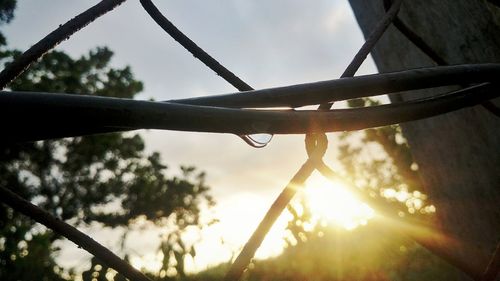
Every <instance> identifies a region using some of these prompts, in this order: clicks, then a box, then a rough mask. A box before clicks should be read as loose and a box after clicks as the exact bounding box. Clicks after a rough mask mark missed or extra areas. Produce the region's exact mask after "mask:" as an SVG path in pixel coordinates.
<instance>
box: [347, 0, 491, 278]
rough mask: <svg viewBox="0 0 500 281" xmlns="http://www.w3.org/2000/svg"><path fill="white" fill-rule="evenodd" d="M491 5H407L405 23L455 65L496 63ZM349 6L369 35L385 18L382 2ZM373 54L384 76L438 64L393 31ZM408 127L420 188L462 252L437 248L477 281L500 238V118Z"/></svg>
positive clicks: (479, 113) (478, 111)
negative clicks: (464, 267) (457, 262)
mask: <svg viewBox="0 0 500 281" xmlns="http://www.w3.org/2000/svg"><path fill="white" fill-rule="evenodd" d="M493 2H494V1H491V2H487V1H484V0H423V1H405V2H404V3H403V6H402V8H401V12H400V14H399V18H400V19H401V20H402V21H403V22H404V23H406V25H408V26H409V27H410V28H411V29H412V30H413V31H414V32H416V33H417V34H418V35H420V37H422V38H423V39H424V41H425V42H427V44H428V45H430V46H431V47H432V48H433V49H434V50H435V51H436V52H437V53H438V54H439V55H440V56H441V57H443V58H444V59H445V60H446V61H447V62H448V63H450V64H461V63H486V62H496V63H498V62H500V7H499V6H495V5H493V4H491V3H493ZM497 2H498V1H497ZM350 3H351V6H352V8H353V10H354V14H355V16H356V18H357V21H358V23H359V25H360V27H361V29H362V31H363V33H364V34H365V36H367V35H368V34H369V33H370V31H371V30H372V29H373V27H374V26H375V24H376V22H377V21H378V20H379V19H380V18H382V16H383V14H384V8H383V1H382V0H350ZM372 55H373V59H374V60H375V63H376V65H377V67H378V69H379V71H380V72H388V71H396V70H402V69H408V68H418V67H422V66H430V65H435V63H434V62H433V61H432V60H430V59H429V58H428V57H427V56H426V55H425V54H423V53H422V52H421V51H420V50H419V49H417V48H416V47H415V46H414V45H413V44H412V43H411V42H410V41H409V40H407V39H406V38H405V37H404V36H403V35H402V34H401V33H400V32H399V31H398V30H397V29H396V28H394V26H391V27H390V28H389V30H388V31H387V32H386V34H384V36H383V37H382V38H381V40H380V41H379V43H378V44H377V46H376V47H375V49H374V51H373V53H372ZM499 78H500V77H499ZM446 90H449V89H444V88H442V89H436V90H432V91H413V92H411V93H410V94H409V95H405V96H404V97H403V96H400V95H393V96H391V99H392V100H393V101H401V100H410V99H414V98H417V97H423V96H428V95H433V94H437V93H442V92H443V91H446ZM495 103H496V105H497V106H498V105H499V104H500V103H499V102H498V100H497V101H495ZM402 127H403V131H404V133H405V136H406V137H407V139H408V141H409V144H410V147H411V151H412V154H413V157H414V159H415V161H416V162H417V164H418V165H419V172H420V176H421V178H422V182H423V184H424V186H423V187H422V189H423V190H424V191H425V192H427V194H428V195H429V198H430V200H431V201H432V202H433V203H434V204H435V205H436V207H437V214H436V216H437V219H438V223H437V224H438V225H436V227H437V228H439V229H442V230H443V231H444V232H445V233H449V234H451V235H452V236H453V237H454V238H456V239H457V242H458V243H459V246H458V247H452V246H451V244H449V243H443V242H440V241H434V242H433V243H435V244H436V245H438V247H440V248H441V249H442V250H444V251H445V252H446V253H447V254H448V255H451V256H453V258H456V259H458V260H461V261H462V262H464V263H467V264H468V266H469V267H470V269H469V271H470V272H468V275H469V276H474V278H477V277H478V275H481V273H482V272H484V270H485V269H486V266H487V262H488V259H489V258H490V255H491V254H492V252H493V250H494V249H495V247H496V244H497V242H498V239H499V238H500V235H499V234H500V118H499V117H496V116H495V115H493V114H492V113H490V112H488V111H487V110H486V109H485V108H483V107H482V106H475V107H473V108H468V109H462V110H459V111H457V112H453V113H449V114H445V115H442V116H439V117H434V118H429V119H426V120H421V121H417V122H411V123H406V124H402ZM454 246H456V245H454ZM474 248H476V249H477V250H479V253H477V252H474V251H473V250H472V249H474ZM460 278H461V279H462V280H468V278H467V277H464V276H462V277H460Z"/></svg>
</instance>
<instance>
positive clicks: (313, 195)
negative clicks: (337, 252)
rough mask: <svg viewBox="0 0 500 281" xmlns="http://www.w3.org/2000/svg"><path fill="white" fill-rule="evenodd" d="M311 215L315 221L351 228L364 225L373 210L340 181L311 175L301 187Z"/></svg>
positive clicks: (371, 215) (373, 213) (372, 213)
mask: <svg viewBox="0 0 500 281" xmlns="http://www.w3.org/2000/svg"><path fill="white" fill-rule="evenodd" d="M303 191H304V196H305V198H306V200H307V203H308V205H309V208H310V210H311V213H312V215H313V216H314V217H315V218H316V220H317V221H320V222H322V223H327V224H334V225H337V226H341V227H343V228H345V229H347V230H352V229H354V228H356V227H358V226H359V225H365V224H366V223H367V221H368V220H369V219H371V218H372V217H373V216H374V215H375V212H374V210H373V209H372V208H370V207H369V206H368V205H367V204H365V203H363V202H362V201H360V200H358V199H357V198H356V197H355V196H354V195H353V194H352V193H350V192H349V188H348V187H347V186H345V185H343V184H342V183H341V182H336V181H329V180H327V179H325V178H323V177H312V178H311V179H310V180H308V182H307V184H306V186H305V188H304V189H303Z"/></svg>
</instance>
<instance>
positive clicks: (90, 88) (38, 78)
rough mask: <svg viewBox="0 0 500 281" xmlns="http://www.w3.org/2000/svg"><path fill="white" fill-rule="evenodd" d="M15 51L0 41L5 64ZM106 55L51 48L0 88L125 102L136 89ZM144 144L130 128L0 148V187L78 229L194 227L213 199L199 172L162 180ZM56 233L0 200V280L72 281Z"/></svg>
mask: <svg viewBox="0 0 500 281" xmlns="http://www.w3.org/2000/svg"><path fill="white" fill-rule="evenodd" d="M14 7H15V1H7V2H3V3H2V5H1V12H0V15H1V16H0V20H1V21H3V22H8V21H9V20H10V19H12V17H13V10H14ZM19 54H20V52H19V51H17V50H9V49H7V48H5V47H2V49H1V52H0V59H1V61H0V62H1V63H2V64H4V65H6V64H8V63H9V62H11V61H12V60H13V59H14V58H15V57H16V56H18V55H19ZM112 56H113V53H112V52H111V51H110V50H109V49H107V48H105V47H101V48H96V49H93V50H91V51H90V52H89V53H88V54H87V55H84V56H81V57H80V58H77V59H74V58H72V57H70V56H69V55H67V54H66V53H64V52H62V51H52V52H50V53H48V54H46V55H45V56H44V57H43V58H42V59H41V60H40V61H38V62H37V63H35V64H33V65H32V66H31V67H30V69H29V70H27V71H26V72H25V73H23V74H22V75H20V76H19V77H18V78H17V79H16V80H14V81H13V82H12V83H11V84H10V85H9V86H8V87H9V89H11V90H16V91H38V92H44V91H45V92H56V93H68V94H90V95H98V96H108V97H118V98H133V97H134V96H136V95H137V94H138V93H139V92H140V91H141V90H142V88H143V85H142V83H141V82H140V81H138V80H136V79H135V77H134V75H133V74H132V72H131V69H130V68H129V67H128V66H127V67H123V68H114V67H111V66H110V62H111V59H112ZM19 114H23V115H29V114H30V113H29V112H20V113H19ZM12 118H16V116H12ZM31 118H36V116H31ZM63 120H64V116H61V121H63ZM144 148H145V147H144V141H143V140H142V138H141V137H140V135H139V134H138V133H111V134H104V135H91V136H85V137H75V138H68V139H59V140H47V141H41V142H35V143H22V144H2V145H0V186H2V187H6V188H9V189H11V190H12V191H14V192H16V193H17V194H19V195H21V196H23V197H24V198H26V199H28V200H30V201H32V202H34V203H36V204H37V205H38V206H40V207H42V208H43V209H45V210H46V211H48V212H50V213H52V214H53V215H54V216H56V217H58V218H60V219H62V220H64V221H68V222H70V223H72V224H73V225H77V226H79V225H80V226H83V225H87V224H89V223H91V222H99V223H102V224H103V225H104V226H108V227H125V228H126V227H128V226H130V225H131V224H133V223H134V222H135V221H137V220H139V219H143V220H147V221H150V222H152V223H153V224H155V225H163V226H165V225H166V224H167V222H169V223H170V224H169V226H170V225H172V224H173V225H175V226H176V228H175V231H177V232H179V231H180V232H182V230H184V229H186V228H187V227H189V226H200V221H199V216H200V212H201V209H200V208H202V206H204V205H206V206H210V205H211V204H213V200H212V198H211V197H210V196H209V194H208V191H209V188H208V187H207V186H206V184H205V181H204V173H200V172H197V171H196V170H195V169H194V168H182V172H181V174H180V175H179V176H172V177H168V176H166V170H167V167H166V166H165V165H164V164H163V163H162V161H161V159H160V155H159V154H158V153H156V152H154V153H152V154H147V153H146V152H145V151H144ZM60 238H61V237H59V236H58V235H57V234H55V233H53V232H52V231H50V230H47V229H45V228H43V227H41V226H39V225H36V224H35V223H34V222H33V221H31V220H30V219H27V218H26V217H24V216H21V215H19V214H18V213H16V212H15V211H13V210H12V209H10V208H8V207H5V206H4V205H0V279H1V280H61V279H62V278H63V277H64V278H72V273H71V272H67V271H66V272H65V270H63V269H62V268H60V267H59V266H57V264H56V263H55V261H54V257H55V255H56V253H57V250H58V249H57V248H55V247H54V246H53V245H54V244H53V242H54V241H56V240H57V239H60ZM181 239H182V238H181V236H180V235H179V236H178V237H177V239H176V240H175V239H174V240H175V241H174V240H170V241H166V242H164V243H167V244H169V243H170V244H172V243H173V244H175V243H179V241H181ZM186 247H187V246H186ZM176 258H177V259H183V258H184V256H179V255H177V256H176ZM93 263H95V260H94V261H93ZM177 263H178V264H180V263H181V261H178V262H177ZM94 267H95V264H92V268H94ZM92 268H91V271H92ZM100 268H101V270H102V268H103V267H102V266H101V265H100ZM116 278H119V277H116ZM89 280H90V279H89ZM116 280H118V279H116Z"/></svg>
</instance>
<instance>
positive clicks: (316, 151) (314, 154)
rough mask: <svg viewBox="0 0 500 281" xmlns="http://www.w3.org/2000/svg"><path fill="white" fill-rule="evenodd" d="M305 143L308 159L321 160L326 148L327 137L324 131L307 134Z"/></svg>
mask: <svg viewBox="0 0 500 281" xmlns="http://www.w3.org/2000/svg"><path fill="white" fill-rule="evenodd" d="M305 143H306V152H307V156H308V157H309V159H314V160H321V159H322V158H323V156H324V155H325V152H326V149H327V148H328V138H327V137H326V134H325V133H311V134H307V135H306V140H305Z"/></svg>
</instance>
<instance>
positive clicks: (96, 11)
mask: <svg viewBox="0 0 500 281" xmlns="http://www.w3.org/2000/svg"><path fill="white" fill-rule="evenodd" d="M123 2H125V0H102V1H101V2H99V3H97V4H96V5H95V6H93V7H91V8H89V9H88V10H86V11H85V12H83V13H81V14H79V15H77V16H76V17H74V18H72V19H71V20H69V21H68V22H66V23H65V24H63V25H60V26H59V27H58V28H57V29H55V30H54V31H52V32H51V33H49V34H48V35H47V36H45V37H44V38H43V39H42V40H40V41H38V42H37V43H36V44H35V45H33V46H32V47H31V48H29V49H28V50H27V51H25V52H24V53H23V54H21V55H20V56H19V57H18V58H16V59H15V60H14V61H13V62H12V63H10V64H8V65H7V66H6V68H5V69H4V70H3V71H2V72H0V90H1V89H3V88H5V86H7V84H8V83H10V82H11V81H12V80H14V79H15V78H16V77H17V76H19V75H20V74H21V73H23V72H24V71H25V70H26V69H27V68H28V67H29V66H30V65H31V64H32V63H33V62H35V61H37V60H38V59H40V58H41V57H42V56H43V55H44V54H45V53H47V52H48V51H49V50H51V49H53V48H54V47H55V46H57V45H59V43H61V42H62V41H63V40H66V39H68V38H69V37H70V36H71V35H73V34H74V33H75V32H77V31H78V30H80V29H82V28H83V27H85V26H87V25H88V24H89V23H91V22H93V21H94V20H95V19H97V18H98V17H100V16H102V15H104V14H106V13H107V12H109V11H111V10H113V9H114V8H116V7H117V6H119V5H120V4H122V3H123Z"/></svg>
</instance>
